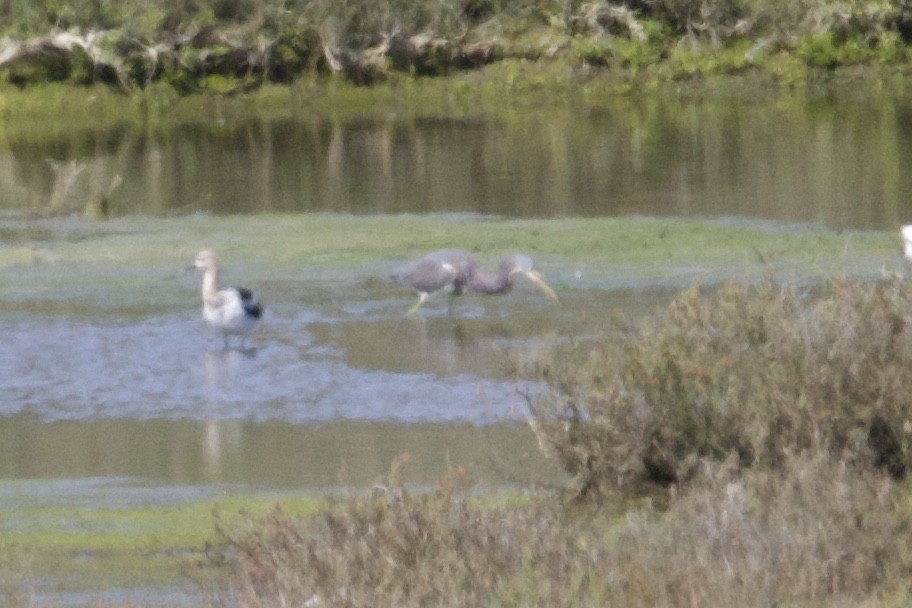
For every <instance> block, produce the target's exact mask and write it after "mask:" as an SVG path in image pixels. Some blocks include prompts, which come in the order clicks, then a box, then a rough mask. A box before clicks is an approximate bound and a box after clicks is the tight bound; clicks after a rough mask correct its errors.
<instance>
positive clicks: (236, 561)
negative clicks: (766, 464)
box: [205, 452, 912, 608]
mask: <svg viewBox="0 0 912 608" xmlns="http://www.w3.org/2000/svg"><path fill="white" fill-rule="evenodd" d="M466 490H467V488H465V487H463V485H462V482H461V474H460V473H459V472H458V471H455V472H454V473H453V474H451V475H450V476H448V477H447V478H445V479H444V480H443V481H442V482H440V484H439V485H438V487H437V488H436V489H435V490H434V491H432V492H429V493H424V494H414V495H413V494H411V493H409V492H408V491H407V490H406V489H405V488H404V487H403V486H401V485H397V486H395V487H393V488H390V489H383V490H382V491H380V492H379V493H376V494H374V495H373V496H370V495H368V496H351V497H349V498H347V499H345V500H341V501H334V502H332V501H331V502H329V503H327V505H326V506H325V507H324V508H323V509H322V510H321V512H320V513H319V514H318V515H316V516H315V517H293V516H289V515H287V514H285V513H284V512H282V511H281V510H280V509H278V508H277V509H276V510H275V511H273V512H272V513H271V514H269V515H267V516H264V517H248V518H247V520H246V523H245V524H244V525H243V526H242V527H240V528H230V529H229V528H227V527H222V528H221V529H220V532H219V535H218V537H217V538H216V540H215V542H214V544H213V545H211V546H210V547H209V551H208V554H207V556H208V560H207V561H206V562H205V565H206V567H207V569H208V570H210V571H211V570H217V571H220V573H221V575H222V576H221V577H217V578H216V579H215V580H213V581H212V583H213V585H214V588H216V589H218V591H217V592H216V593H215V594H214V595H213V596H212V599H213V603H214V604H215V605H223V604H224V605H230V606H237V607H238V608H248V607H254V606H288V605H291V606H352V607H360V606H370V607H375V606H401V607H410V606H461V607H466V608H472V607H475V606H479V607H482V606H483V607H486V608H487V607H497V606H554V607H562V606H567V607H571V606H629V607H639V606H643V607H646V606H649V607H655V606H660V607H678V606H681V607H685V606H688V607H697V606H699V607H700V608H715V607H718V608H728V607H730V606H739V607H741V608H750V607H754V606H756V607H758V608H759V607H768V606H776V605H800V606H804V607H812V606H834V605H858V603H859V601H860V600H862V599H866V598H874V597H879V598H880V599H881V600H888V598H891V597H894V598H896V600H897V601H895V602H894V604H891V605H904V603H907V601H908V594H907V593H906V592H905V591H904V585H906V582H907V578H908V574H909V572H910V570H912V551H910V549H909V545H908V542H907V541H908V530H909V527H910V525H912V511H910V509H909V507H908V505H909V504H910V502H909V500H908V499H909V495H908V489H903V487H902V486H900V485H898V484H894V483H892V481H891V480H890V478H889V477H888V476H885V475H863V474H861V473H859V472H857V471H855V470H854V469H852V468H849V467H845V466H842V465H840V464H839V463H834V462H833V461H832V459H831V458H829V455H828V454H826V453H825V452H812V453H809V454H806V455H803V456H801V457H795V458H792V457H789V458H787V459H786V460H785V462H784V463H783V465H782V466H781V467H780V468H779V470H778V471H775V472H773V471H759V470H757V471H748V472H747V474H741V472H739V471H738V470H737V469H734V468H732V467H730V466H727V465H726V464H721V465H720V464H714V463H711V462H704V463H702V464H701V466H700V467H699V470H698V472H697V473H696V474H695V476H694V480H693V483H692V484H691V486H690V488H689V490H688V491H687V492H685V493H682V494H680V495H679V496H678V497H676V498H674V499H673V500H672V501H671V502H670V506H669V508H668V510H666V511H664V512H659V511H657V510H655V509H653V508H652V507H651V506H649V504H646V505H640V506H634V507H632V508H630V509H629V510H628V511H627V512H626V513H624V514H622V513H618V512H616V511H612V510H606V509H598V510H595V511H589V510H588V509H586V508H582V509H580V508H574V509H565V508H563V507H562V505H561V503H560V502H559V501H558V500H555V497H554V495H553V494H541V493H538V494H532V495H528V496H526V497H524V498H521V499H516V500H513V501H512V503H509V504H506V505H505V504H504V501H502V500H494V499H493V498H492V497H480V498H475V499H472V498H470V497H469V495H468V494H467V493H466ZM904 593H905V595H904ZM902 600H905V602H903V601H902Z"/></svg>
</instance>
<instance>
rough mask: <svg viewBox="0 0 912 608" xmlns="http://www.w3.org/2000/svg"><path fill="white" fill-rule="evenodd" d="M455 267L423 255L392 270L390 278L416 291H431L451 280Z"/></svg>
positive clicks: (454, 275) (454, 276)
mask: <svg viewBox="0 0 912 608" xmlns="http://www.w3.org/2000/svg"><path fill="white" fill-rule="evenodd" d="M456 276H457V268H456V267H455V266H453V264H452V263H450V262H448V261H446V260H443V259H439V258H434V257H425V258H422V259H420V260H418V261H417V262H413V263H412V264H408V265H406V266H404V267H402V268H400V269H399V270H397V271H395V272H393V274H392V275H391V277H392V279H393V280H394V281H395V282H397V283H399V284H400V285H406V286H408V287H411V288H413V289H417V290H418V291H422V292H425V293H431V292H432V291H437V290H438V289H441V288H442V287H445V286H447V285H449V284H450V283H452V282H453V280H454V279H455V278H456Z"/></svg>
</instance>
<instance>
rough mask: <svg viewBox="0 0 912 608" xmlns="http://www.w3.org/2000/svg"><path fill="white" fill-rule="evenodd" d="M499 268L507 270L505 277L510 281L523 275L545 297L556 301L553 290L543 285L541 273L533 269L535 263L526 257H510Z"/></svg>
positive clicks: (521, 255)
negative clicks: (518, 275)
mask: <svg viewBox="0 0 912 608" xmlns="http://www.w3.org/2000/svg"><path fill="white" fill-rule="evenodd" d="M501 266H502V267H504V268H506V269H507V275H508V276H509V277H510V278H511V279H512V278H513V277H514V276H516V275H517V274H522V275H525V276H526V277H527V278H528V279H529V280H530V281H532V282H533V283H535V285H537V286H538V288H539V289H541V290H542V291H543V292H545V295H546V296H548V297H549V298H551V299H552V300H557V299H558V298H557V294H556V293H554V290H553V289H551V287H550V286H549V285H548V284H547V283H545V279H544V278H543V277H542V275H541V273H540V272H539V271H538V269H537V268H535V262H533V261H532V258H530V257H529V256H527V255H523V254H521V253H518V254H516V255H512V256H510V257H508V258H506V259H504V261H503V262H501Z"/></svg>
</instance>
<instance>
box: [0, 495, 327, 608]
mask: <svg viewBox="0 0 912 608" xmlns="http://www.w3.org/2000/svg"><path fill="white" fill-rule="evenodd" d="M279 500H281V503H282V505H283V508H284V509H285V510H286V511H287V512H288V513H291V514H296V515H303V514H307V513H312V512H314V511H315V510H316V508H317V506H318V504H319V502H318V501H317V500H316V499H314V498H312V497H307V496H287V495H269V494H263V495H257V494H231V493H225V494H220V495H218V496H215V497H213V498H209V499H205V500H200V501H199V502H187V503H178V504H169V505H167V506H143V507H124V508H116V507H111V508H103V507H102V508H99V507H83V506H72V505H67V506H63V505H57V504H53V505H43V504H36V505H16V506H15V507H7V508H5V509H2V510H0V521H3V522H4V525H3V537H2V539H0V602H2V603H3V605H13V606H15V605H20V603H21V604H22V605H27V597H28V594H29V592H30V591H31V589H30V581H42V580H45V581H46V580H52V581H53V582H54V586H55V588H56V589H57V590H59V591H100V590H104V589H106V588H118V587H123V586H125V585H133V586H136V587H145V586H148V587H154V586H156V585H173V584H175V582H179V583H186V582H189V581H190V579H189V578H185V579H183V580H182V579H181V574H180V573H181V572H182V571H183V572H185V573H189V571H188V568H190V566H191V565H192V562H193V560H194V556H197V557H198V556H199V555H200V553H201V551H202V549H203V546H204V544H205V542H206V540H207V539H208V538H210V537H211V536H212V535H213V534H214V533H215V529H216V526H215V519H214V517H213V515H214V514H216V517H217V518H218V520H219V521H220V522H221V523H222V525H235V524H237V525H239V523H240V522H241V521H243V516H242V515H241V513H244V514H245V516H254V515H257V514H264V513H267V512H269V511H270V509H271V508H272V507H273V506H274V505H275V504H276V502H277V501H279ZM17 599H21V600H22V601H21V602H20V601H17Z"/></svg>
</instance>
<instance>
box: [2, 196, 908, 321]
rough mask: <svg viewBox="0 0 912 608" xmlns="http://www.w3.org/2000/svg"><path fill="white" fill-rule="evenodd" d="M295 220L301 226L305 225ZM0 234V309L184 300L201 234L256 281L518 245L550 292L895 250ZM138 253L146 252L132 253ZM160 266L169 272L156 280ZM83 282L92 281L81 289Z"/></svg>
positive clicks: (636, 230) (171, 228)
mask: <svg viewBox="0 0 912 608" xmlns="http://www.w3.org/2000/svg"><path fill="white" fill-rule="evenodd" d="M301 234H307V235H309V236H308V238H306V239H302V238H300V235H301ZM0 235H2V236H3V238H4V240H5V241H6V242H7V243H8V245H7V246H6V247H4V248H2V249H0V277H2V280H3V284H4V286H5V287H4V294H3V295H2V296H0V299H2V300H4V302H5V303H4V306H5V307H6V309H7V310H23V311H27V310H31V309H33V308H34V307H41V309H42V310H49V311H50V310H54V309H55V307H56V306H62V307H65V308H67V309H70V310H72V309H73V307H74V306H75V307H77V308H78V309H80V310H81V307H82V306H86V307H88V308H90V309H91V308H94V309H96V310H97V311H99V312H102V313H104V314H109V313H110V312H111V311H112V310H117V311H121V312H126V311H135V310H143V307H147V306H149V305H150V304H151V305H156V306H157V305H162V306H173V305H174V304H175V303H181V302H185V301H186V298H187V296H188V293H192V294H193V295H194V296H195V289H194V290H193V291H192V292H188V284H187V282H186V281H178V280H174V279H173V277H174V275H175V273H176V272H178V271H179V270H180V269H182V268H184V267H185V266H186V265H187V264H188V263H190V261H192V259H193V256H194V255H195V254H196V252H197V250H198V249H200V248H201V247H203V246H208V247H212V248H214V249H216V250H217V251H219V252H221V253H222V255H223V256H224V257H225V259H230V260H235V262H233V263H232V266H233V267H237V266H238V265H239V264H240V263H241V262H240V261H241V260H244V262H243V264H244V265H245V269H244V270H243V274H245V275H248V276H257V277H259V278H260V279H259V280H261V281H264V282H281V281H299V280H301V279H302V277H307V276H311V274H310V273H313V275H312V276H319V274H320V273H321V272H325V271H326V270H327V269H332V271H333V273H334V275H335V276H337V277H339V279H340V280H342V279H344V278H345V277H349V278H352V279H355V278H367V277H372V278H381V279H384V278H385V277H386V276H387V273H388V272H389V270H390V268H391V267H392V266H394V265H395V264H397V263H399V262H401V261H403V260H408V259H412V258H414V257H416V256H419V255H421V254H424V253H426V252H428V251H431V250H434V249H438V248H442V247H461V248H465V249H468V250H470V251H473V252H475V254H476V255H477V256H478V258H479V259H480V260H481V261H482V262H483V263H485V264H490V263H493V262H495V261H496V260H497V259H498V258H499V257H500V256H501V255H503V254H504V253H506V252H510V251H525V252H528V253H529V254H531V255H533V256H534V257H535V259H536V260H537V261H538V262H539V263H540V264H542V265H543V268H546V269H551V268H553V269H555V271H549V270H546V274H547V276H548V279H549V281H551V282H553V284H554V285H555V287H556V288H557V289H558V291H559V292H560V291H564V290H566V289H569V288H570V286H571V285H573V284H574V283H573V279H572V277H571V273H572V272H576V271H579V272H580V273H582V274H583V275H584V276H585V277H586V281H587V284H588V285H589V286H591V287H593V288H607V287H609V286H610V285H611V282H612V281H620V282H623V283H626V284H640V285H659V284H661V285H668V286H682V285H686V284H687V282H688V281H691V280H704V281H707V282H711V283H716V282H717V281H719V280H723V279H726V278H735V277H747V276H749V277H753V278H755V279H759V278H760V277H762V276H763V274H764V273H767V272H778V273H781V274H782V275H783V276H793V275H795V274H796V273H798V272H799V269H812V271H813V272H814V273H815V274H817V275H818V276H826V277H833V276H841V275H849V276H864V277H872V276H876V275H877V273H879V272H880V269H881V267H882V266H884V265H885V264H886V265H892V264H893V263H895V261H896V258H897V255H896V250H897V244H896V241H897V237H896V236H895V235H894V234H886V233H877V232H855V233H853V232H846V233H843V234H836V233H833V232H829V231H825V230H821V229H814V228H806V229H802V228H797V227H791V228H785V227H781V226H780V227H778V229H774V228H773V227H771V226H764V225H756V224H751V223H750V222H746V223H744V224H740V225H739V224H737V223H731V222H720V221H705V220H704V221H700V220H690V221H687V220H675V219H655V218H638V217H629V218H598V219H581V218H566V219H559V220H508V219H497V218H471V217H469V218H460V217H455V218H454V217H446V216H409V215H398V216H392V215H391V216H367V217H359V216H347V215H335V214H300V215H267V214H260V215H257V216H252V217H251V216H228V217H211V216H206V215H202V214H199V215H191V216H186V217H177V218H169V219H151V218H135V217H125V218H115V219H111V220H108V221H104V222H92V221H68V220H67V219H65V218H54V219H48V220H18V219H17V220H12V219H11V220H6V221H2V222H0ZM276 243H280V244H281V246H280V247H276ZM139 259H141V260H143V264H141V265H137V264H136V260H139ZM557 269H563V270H562V272H556V270H557ZM801 274H802V275H806V274H807V270H805V271H801ZM166 277H172V279H171V280H166V281H163V280H162V279H163V278H166ZM85 285H92V286H94V289H93V290H91V291H87V290H86V289H85ZM86 298H90V300H86ZM150 298H154V299H153V300H151V301H150ZM181 305H183V304H181Z"/></svg>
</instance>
